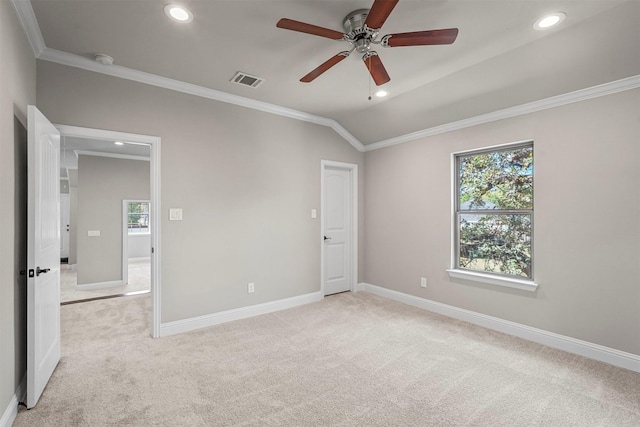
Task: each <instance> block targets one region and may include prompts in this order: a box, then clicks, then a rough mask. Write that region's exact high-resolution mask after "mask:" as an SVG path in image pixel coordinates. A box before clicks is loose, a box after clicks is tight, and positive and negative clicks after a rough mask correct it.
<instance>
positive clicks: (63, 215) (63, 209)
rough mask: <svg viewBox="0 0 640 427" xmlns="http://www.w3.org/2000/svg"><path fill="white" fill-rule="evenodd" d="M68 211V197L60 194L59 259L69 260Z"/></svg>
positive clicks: (69, 204)
mask: <svg viewBox="0 0 640 427" xmlns="http://www.w3.org/2000/svg"><path fill="white" fill-rule="evenodd" d="M70 209H71V203H70V198H69V195H68V194H60V258H69V226H70V224H69V217H70Z"/></svg>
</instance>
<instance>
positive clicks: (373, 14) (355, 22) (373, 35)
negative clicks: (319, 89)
mask: <svg viewBox="0 0 640 427" xmlns="http://www.w3.org/2000/svg"><path fill="white" fill-rule="evenodd" d="M398 1H399V0H374V2H373V5H372V6H371V9H358V10H354V11H353V12H351V13H349V14H348V15H347V16H346V17H345V18H344V20H343V27H344V31H345V32H344V33H340V32H339V31H335V30H331V29H329V28H323V27H318V26H316V25H312V24H307V23H305V22H300V21H294V20H292V19H287V18H282V19H280V20H279V21H278V23H277V24H276V27H278V28H283V29H286V30H291V31H297V32H301V33H306V34H311V35H315V36H320V37H325V38H329V39H332V40H339V41H346V42H348V43H349V44H351V50H348V51H342V52H340V53H338V54H336V55H335V56H333V57H331V58H329V59H328V60H327V61H325V62H324V63H322V64H321V65H320V66H319V67H317V68H315V69H314V70H312V71H311V72H309V73H308V74H307V75H305V76H304V77H302V78H301V79H300V81H301V82H303V83H310V82H312V81H313V80H315V79H316V78H317V77H319V76H320V75H322V74H323V73H324V72H326V71H327V70H329V69H330V68H331V67H333V66H334V65H336V64H337V63H338V62H340V61H342V60H343V59H345V58H346V57H348V56H349V55H350V54H351V52H353V51H354V50H355V51H357V52H358V53H362V54H363V56H362V60H363V61H364V63H365V65H366V67H367V70H369V74H371V77H372V79H373V81H374V82H375V84H376V85H377V86H380V85H383V84H385V83H387V82H389V81H390V80H391V78H390V77H389V74H388V73H387V70H386V69H385V67H384V65H383V64H382V60H381V59H380V56H379V55H378V52H376V51H375V50H371V47H372V45H380V46H382V47H385V48H387V47H399V46H427V45H442V44H451V43H453V42H454V41H455V40H456V37H457V36H458V29H457V28H449V29H444V30H429V31H414V32H409V33H397V34H387V35H385V36H384V37H382V38H381V39H380V40H377V37H378V33H379V32H380V29H381V28H382V25H383V24H384V22H385V21H386V20H387V18H388V17H389V15H390V14H391V12H392V11H393V8H394V7H395V6H396V4H397V3H398Z"/></svg>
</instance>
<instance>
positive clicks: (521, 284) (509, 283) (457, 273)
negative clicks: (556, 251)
mask: <svg viewBox="0 0 640 427" xmlns="http://www.w3.org/2000/svg"><path fill="white" fill-rule="evenodd" d="M447 273H449V277H452V278H456V279H464V280H471V281H473V282H481V283H489V284H491V285H497V286H505V287H508V288H514V289H520V290H523V291H529V292H535V290H536V289H538V284H537V283H534V282H533V281H531V280H523V279H516V278H513V277H501V276H494V275H493V274H484V273H479V272H476V271H467V270H457V269H449V270H447Z"/></svg>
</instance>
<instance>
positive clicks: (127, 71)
mask: <svg viewBox="0 0 640 427" xmlns="http://www.w3.org/2000/svg"><path fill="white" fill-rule="evenodd" d="M11 1H12V3H13V6H14V8H15V9H16V12H17V14H18V18H19V20H20V23H21V24H22V27H23V29H24V31H25V33H26V35H27V38H28V39H29V43H30V44H31V48H32V49H33V53H34V55H35V57H36V58H37V59H41V60H43V61H50V62H54V63H57V64H61V65H66V66H69V67H75V68H80V69H83V70H86V71H93V72H95V73H101V74H106V75H109V76H112V77H118V78H121V79H125V80H131V81H134V82H138V83H144V84H148V85H151V86H156V87H161V88H164V89H169V90H173V91H176V92H182V93H186V94H189V95H195V96H199V97H202V98H207V99H212V100H215V101H220V102H225V103H229V104H234V105H238V106H241V107H246V108H251V109H253V110H258V111H263V112H266V113H271V114H276V115H279V116H284V117H289V118H292V119H295V120H301V121H304V122H309V123H314V124H318V125H321V126H327V127H330V128H331V129H333V130H334V131H335V132H336V133H337V134H338V135H340V136H341V137H342V138H344V139H345V140H346V141H347V142H348V143H349V144H351V145H352V146H353V147H354V148H355V149H356V150H358V151H360V152H363V151H364V145H363V144H362V143H361V142H360V141H359V140H358V139H357V138H355V137H354V136H353V135H351V133H350V132H349V131H348V130H346V129H345V128H344V127H342V125H341V124H340V123H338V122H337V121H335V120H333V119H329V118H326V117H321V116H317V115H314V114H309V113H305V112H303V111H298V110H294V109H292V108H286V107H281V106H279V105H275V104H270V103H268V102H262V101H257V100H255V99H250V98H245V97H243V96H238V95H233V94H230V93H227V92H222V91H219V90H215V89H210V88H206V87H203V86H198V85H195V84H191V83H186V82H183V81H179V80H175V79H170V78H167V77H162V76H158V75H156V74H151V73H146V72H144V71H138V70H134V69H131V68H127V67H122V66H119V65H103V64H100V63H97V62H95V61H93V60H92V59H90V58H86V57H83V56H80V55H75V54H72V53H68V52H63V51H60V50H56V49H50V48H48V47H46V45H45V42H44V39H43V37H42V33H41V32H40V27H39V26H38V20H37V19H36V16H35V13H34V11H33V7H32V6H31V2H30V1H29V0H11Z"/></svg>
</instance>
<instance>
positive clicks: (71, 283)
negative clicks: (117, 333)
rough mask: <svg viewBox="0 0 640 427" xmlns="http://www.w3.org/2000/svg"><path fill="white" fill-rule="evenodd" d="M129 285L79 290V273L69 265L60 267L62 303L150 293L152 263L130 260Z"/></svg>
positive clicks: (146, 260)
mask: <svg viewBox="0 0 640 427" xmlns="http://www.w3.org/2000/svg"><path fill="white" fill-rule="evenodd" d="M128 270H129V273H128V276H129V277H128V279H129V280H128V283H127V284H126V285H122V286H114V287H110V288H104V289H91V290H79V289H77V287H76V285H77V283H78V273H77V272H76V271H74V270H72V269H71V268H70V267H69V265H67V264H62V265H60V302H70V301H81V300H86V299H91V298H99V297H104V296H108V295H120V294H124V293H130V292H142V291H149V290H150V289H151V263H150V261H149V260H148V259H132V260H129V269H128Z"/></svg>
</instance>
